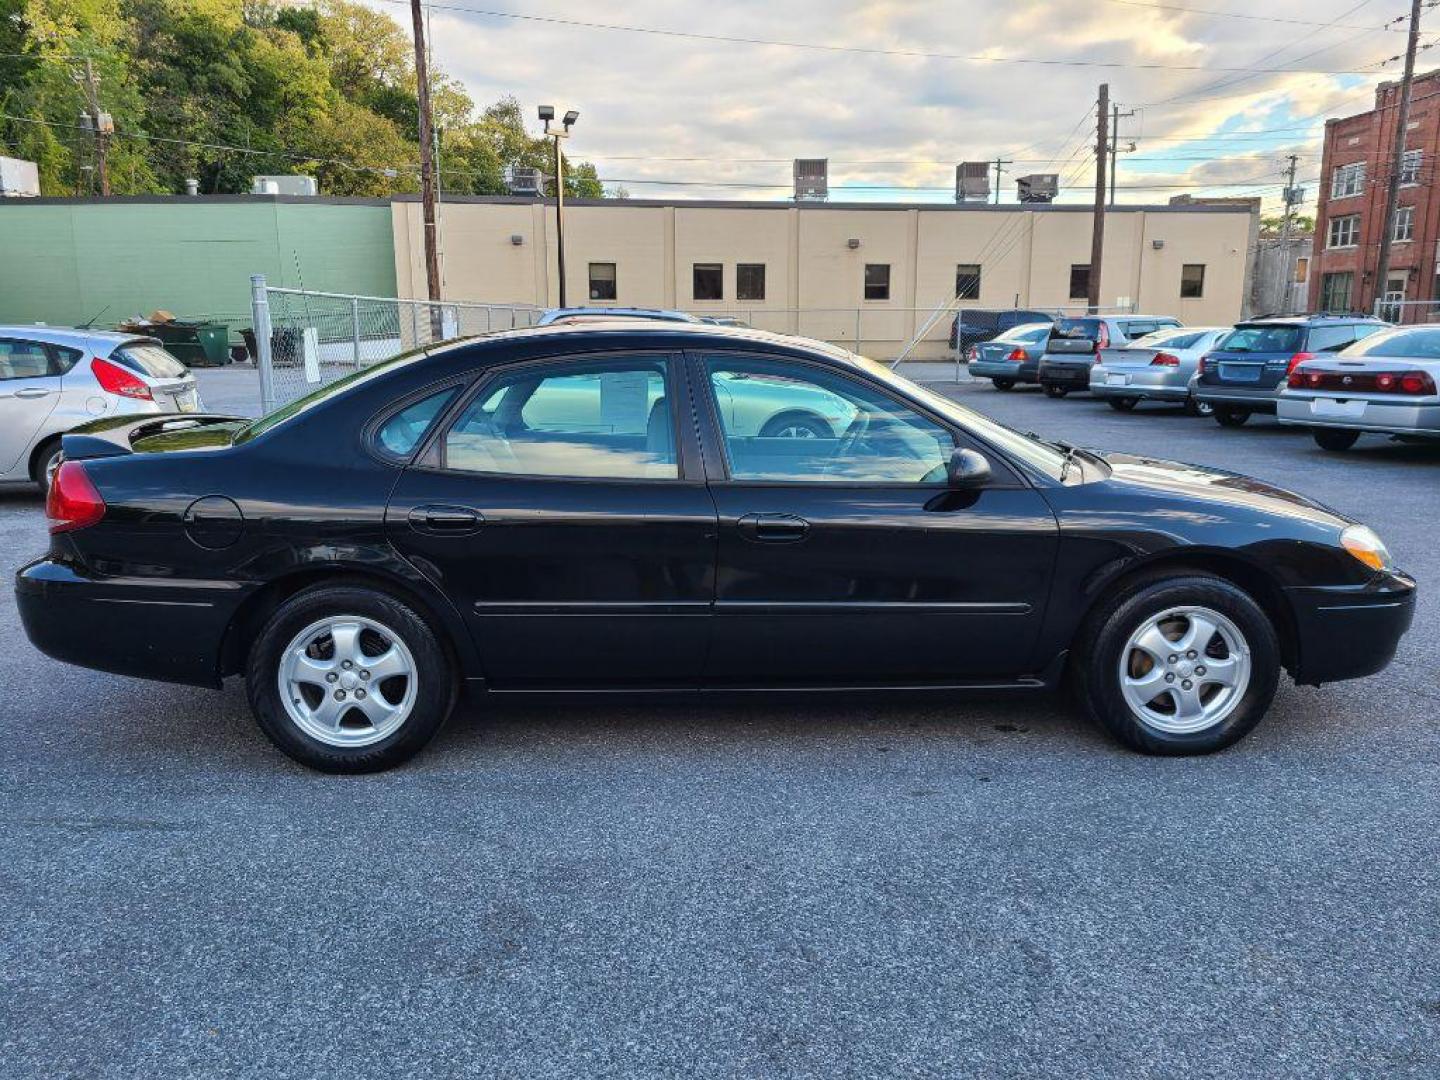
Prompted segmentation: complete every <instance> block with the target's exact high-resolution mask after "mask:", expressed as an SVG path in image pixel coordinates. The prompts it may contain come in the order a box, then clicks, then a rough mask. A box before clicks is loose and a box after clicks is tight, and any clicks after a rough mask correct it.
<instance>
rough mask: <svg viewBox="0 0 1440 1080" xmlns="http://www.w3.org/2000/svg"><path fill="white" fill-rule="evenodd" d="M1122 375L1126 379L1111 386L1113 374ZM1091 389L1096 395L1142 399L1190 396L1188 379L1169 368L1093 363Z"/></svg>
mask: <svg viewBox="0 0 1440 1080" xmlns="http://www.w3.org/2000/svg"><path fill="white" fill-rule="evenodd" d="M1116 376H1123V377H1124V379H1125V382H1124V383H1123V384H1120V385H1112V384H1111V382H1110V380H1111V378H1112V377H1116ZM1090 392H1091V393H1092V394H1095V395H1096V396H1097V397H1119V398H1144V399H1146V400H1149V401H1186V400H1188V399H1189V397H1190V388H1189V380H1188V379H1187V378H1185V377H1184V376H1182V375H1177V374H1176V373H1175V371H1174V369H1172V368H1150V367H1142V368H1119V369H1116V368H1109V367H1106V366H1105V365H1104V364H1096V365H1095V366H1094V367H1093V368H1091V369H1090Z"/></svg>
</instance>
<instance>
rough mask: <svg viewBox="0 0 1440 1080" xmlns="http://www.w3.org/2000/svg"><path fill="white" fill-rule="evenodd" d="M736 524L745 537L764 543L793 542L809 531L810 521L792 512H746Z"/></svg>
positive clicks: (802, 537)
mask: <svg viewBox="0 0 1440 1080" xmlns="http://www.w3.org/2000/svg"><path fill="white" fill-rule="evenodd" d="M737 524H738V525H739V527H740V535H741V536H743V537H745V539H747V540H754V541H756V542H757V543H766V544H793V543H794V542H796V541H797V540H804V539H805V537H806V535H807V534H808V533H809V532H810V523H809V522H808V521H806V520H805V519H804V518H802V517H796V516H795V515H794V514H746V515H745V516H744V517H742V518H741V519H740V520H739V521H738V522H737Z"/></svg>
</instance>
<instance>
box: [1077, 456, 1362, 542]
mask: <svg viewBox="0 0 1440 1080" xmlns="http://www.w3.org/2000/svg"><path fill="white" fill-rule="evenodd" d="M1100 456H1101V457H1102V458H1103V459H1104V460H1105V462H1106V464H1108V465H1109V466H1110V469H1111V476H1110V482H1111V483H1117V484H1122V485H1125V486H1129V487H1134V488H1139V489H1145V490H1147V491H1151V492H1154V493H1155V494H1170V495H1177V496H1181V497H1183V498H1186V499H1197V500H1200V501H1204V502H1212V503H1216V504H1218V505H1222V506H1230V507H1234V508H1236V509H1244V510H1249V511H1251V512H1255V511H1259V512H1261V513H1269V514H1275V515H1278V516H1283V517H1291V518H1300V519H1303V520H1306V521H1310V522H1314V523H1315V524H1321V525H1333V526H1335V527H1336V528H1341V529H1343V528H1344V527H1345V526H1346V525H1351V524H1354V520H1353V519H1352V518H1347V517H1345V516H1344V515H1343V514H1340V513H1338V512H1336V511H1335V510H1332V509H1331V508H1330V507H1328V506H1326V505H1324V504H1323V503H1319V502H1316V501H1315V500H1314V499H1309V498H1306V497H1305V496H1304V495H1299V494H1296V493H1295V492H1293V491H1287V490H1286V489H1285V488H1282V487H1276V486H1275V485H1274V484H1267V483H1266V482H1265V481H1263V480H1256V479H1255V478H1254V477H1253V476H1243V475H1241V474H1240V473H1232V472H1225V471H1224V470H1221V469H1213V468H1210V467H1209V466H1206V465H1191V464H1187V463H1185V462H1181V461H1164V460H1161V459H1159V458H1151V457H1141V456H1139V455H1135V454H1120V453H1104V454H1101V455H1100Z"/></svg>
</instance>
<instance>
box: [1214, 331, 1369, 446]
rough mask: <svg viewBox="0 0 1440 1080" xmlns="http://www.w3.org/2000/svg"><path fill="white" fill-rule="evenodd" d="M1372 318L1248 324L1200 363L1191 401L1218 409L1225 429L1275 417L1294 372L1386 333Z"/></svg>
mask: <svg viewBox="0 0 1440 1080" xmlns="http://www.w3.org/2000/svg"><path fill="white" fill-rule="evenodd" d="M1388 325H1389V324H1388V323H1385V322H1382V321H1381V320H1379V319H1375V318H1371V317H1370V316H1368V315H1280V316H1267V317H1264V318H1259V319H1248V320H1246V321H1245V322H1242V323H1236V324H1235V329H1234V330H1232V331H1230V333H1229V334H1227V335H1226V336H1225V337H1223V338H1221V339H1220V341H1219V342H1218V343H1217V344H1216V345H1215V348H1213V349H1212V350H1210V352H1208V353H1207V354H1206V355H1205V356H1203V357H1201V358H1200V366H1199V367H1198V368H1197V369H1196V372H1195V377H1194V379H1193V381H1192V383H1191V397H1192V398H1193V399H1194V400H1195V401H1196V402H1198V403H1200V404H1202V405H1209V406H1210V407H1211V408H1213V409H1214V416H1215V422H1216V423H1218V424H1219V425H1220V426H1221V427H1239V426H1240V425H1241V424H1243V423H1245V421H1247V420H1249V419H1250V416H1251V414H1252V413H1274V412H1275V407H1276V402H1277V399H1278V397H1279V393H1280V390H1281V388H1282V387H1284V385H1285V380H1286V379H1287V378H1288V377H1289V375H1290V372H1292V371H1294V370H1295V369H1296V368H1297V367H1299V366H1300V365H1301V364H1303V363H1304V362H1305V361H1306V360H1310V359H1312V358H1314V357H1316V356H1323V355H1324V354H1326V353H1337V352H1339V351H1340V350H1341V349H1343V348H1345V347H1346V346H1347V345H1351V344H1353V343H1354V342H1356V341H1359V340H1361V339H1363V338H1366V337H1368V336H1370V335H1371V334H1374V333H1377V332H1378V331H1381V330H1384V329H1385V328H1386V327H1387V326H1388Z"/></svg>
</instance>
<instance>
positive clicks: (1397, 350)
mask: <svg viewBox="0 0 1440 1080" xmlns="http://www.w3.org/2000/svg"><path fill="white" fill-rule="evenodd" d="M1342 355H1344V356H1409V357H1413V358H1415V359H1417V360H1440V327H1428V326H1427V327H1424V328H1419V327H1406V328H1404V329H1402V330H1386V331H1384V332H1383V333H1379V334H1371V335H1370V336H1369V337H1367V338H1365V339H1364V340H1362V341H1357V342H1356V343H1355V344H1354V345H1351V346H1350V347H1349V348H1348V349H1346V350H1345V351H1344V353H1343V354H1342Z"/></svg>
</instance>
